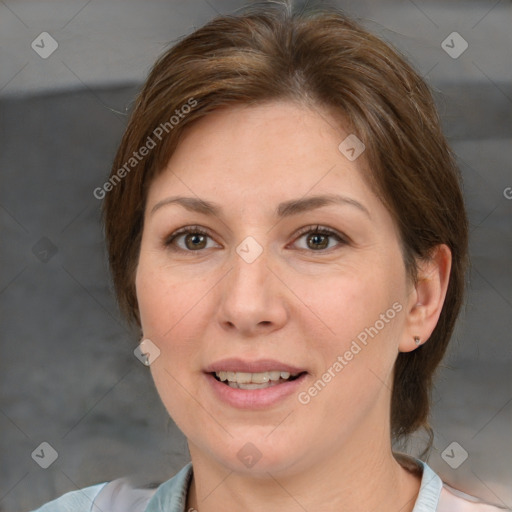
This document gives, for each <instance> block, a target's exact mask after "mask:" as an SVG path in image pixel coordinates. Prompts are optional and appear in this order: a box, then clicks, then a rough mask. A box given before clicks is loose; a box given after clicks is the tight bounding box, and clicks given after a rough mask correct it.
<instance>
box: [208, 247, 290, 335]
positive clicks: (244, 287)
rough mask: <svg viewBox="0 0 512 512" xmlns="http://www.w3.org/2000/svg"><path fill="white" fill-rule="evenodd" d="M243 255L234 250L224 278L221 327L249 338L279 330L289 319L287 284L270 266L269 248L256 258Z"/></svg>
mask: <svg viewBox="0 0 512 512" xmlns="http://www.w3.org/2000/svg"><path fill="white" fill-rule="evenodd" d="M240 254H242V256H240ZM240 254H238V253H237V252H236V251H234V253H233V257H232V265H231V270H230V271H229V272H228V274H227V275H226V277H225V278H224V279H223V280H222V285H221V294H220V295H221V296H220V303H219V308H218V321H219V323H220V325H221V327H222V329H224V330H226V331H230V332H235V331H237V332H238V333H239V334H240V335H243V336H248V337H252V336H257V335H261V334H265V333H270V332H273V331H275V330H277V329H280V328H281V327H282V326H283V325H285V323H286V321H287V318H288V309H287V307H286V291H285V288H286V287H285V285H284V284H283V282H282V281H281V280H280V279H278V278H277V276H276V275H275V274H276V273H277V272H275V271H273V270H272V269H271V268H270V265H269V264H270V261H269V260H270V259H271V258H270V257H269V255H268V253H267V251H266V250H263V252H262V253H261V254H260V255H259V256H258V257H257V258H256V259H255V260H254V261H251V259H244V257H243V253H242V252H241V253H240Z"/></svg>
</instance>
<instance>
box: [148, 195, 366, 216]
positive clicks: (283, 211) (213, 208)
mask: <svg viewBox="0 0 512 512" xmlns="http://www.w3.org/2000/svg"><path fill="white" fill-rule="evenodd" d="M169 204H179V205H181V206H183V207H184V208H186V209H187V210H189V211H191V212H196V213H202V214H204V215H211V216H220V214H221V213H222V208H221V206H220V205H218V204H215V203H212V202H210V201H206V200H205V199H199V198H197V197H183V196H173V197H168V198H166V199H163V200H162V201H159V202H158V203H156V204H155V206H153V208H152V209H151V215H152V214H153V213H155V212H156V211H157V210H159V209H160V208H162V207H163V206H166V205H169ZM331 204H339V205H349V206H353V207H355V208H357V209H358V210H360V211H362V212H363V213H365V214H366V215H367V216H368V217H369V218H371V215H370V212H369V211H368V209H367V208H366V207H365V206H364V205H363V204H361V203H360V202H359V201H356V200H355V199H352V198H351V197H346V196H342V195H338V194H325V195H319V196H311V197H304V198H300V199H291V200H289V201H284V202H282V203H280V204H279V205H278V207H277V208H276V210H275V213H274V215H275V216H276V217H279V218H284V217H290V216H292V215H297V214H299V213H303V212H306V211H311V210H315V209H317V208H321V207H323V206H328V205H331Z"/></svg>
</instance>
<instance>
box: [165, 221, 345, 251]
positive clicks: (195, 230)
mask: <svg viewBox="0 0 512 512" xmlns="http://www.w3.org/2000/svg"><path fill="white" fill-rule="evenodd" d="M188 234H194V235H196V234H197V235H203V236H207V237H209V238H212V237H211V236H210V234H209V233H208V232H207V231H205V230H204V229H202V228H201V227H199V226H188V227H185V228H181V229H179V230H178V231H175V232H174V233H172V234H171V235H170V236H168V237H166V238H165V240H164V246H165V247H167V248H170V249H171V250H173V251H177V252H185V253H194V252H197V253H200V252H202V250H200V249H199V250H197V251H192V250H189V249H182V248H181V247H177V246H176V245H175V240H176V239H177V238H178V237H179V236H181V235H188ZM306 234H315V235H325V236H330V237H333V238H335V239H336V240H337V241H338V242H339V243H340V244H341V245H347V244H348V243H349V239H348V237H346V236H343V235H342V234H341V233H338V232H337V231H334V230H332V229H330V228H325V227H322V226H320V225H311V226H306V227H304V228H302V229H300V230H299V232H298V233H297V235H296V238H295V240H294V241H297V240H298V239H299V238H301V237H302V236H303V235H306ZM173 246H174V247H173ZM333 249H334V248H332V247H331V248H330V249H320V250H318V251H315V250H309V249H301V250H302V251H307V252H318V253H326V252H330V251H331V250H333Z"/></svg>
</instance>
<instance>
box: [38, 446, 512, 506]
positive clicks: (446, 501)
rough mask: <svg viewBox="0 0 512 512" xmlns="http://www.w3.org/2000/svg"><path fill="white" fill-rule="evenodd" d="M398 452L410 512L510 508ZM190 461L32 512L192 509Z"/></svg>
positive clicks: (70, 495)
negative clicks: (415, 485) (414, 483)
mask: <svg viewBox="0 0 512 512" xmlns="http://www.w3.org/2000/svg"><path fill="white" fill-rule="evenodd" d="M395 455H399V457H397V458H398V460H399V462H400V463H401V464H402V465H405V466H406V467H408V469H410V470H413V471H414V470H416V471H419V472H420V473H421V485H420V491H419V493H418V496H417V498H416V502H415V504H414V509H413V512H498V511H500V510H508V511H509V512H510V510H511V509H506V508H501V507H497V506H494V505H490V504H488V503H485V502H483V501H481V500H479V499H478V498H475V497H474V496H471V495H469V494H466V493H463V492H461V491H458V490H457V489H454V488H453V487H451V486H449V485H448V484H446V483H444V482H443V481H442V480H441V478H440V477H439V476H438V475H437V474H436V473H435V472H434V471H433V470H432V469H431V468H430V467H429V465H428V464H427V463H426V462H423V461H421V460H419V459H416V458H414V457H410V456H406V455H404V454H395ZM192 474H193V469H192V463H191V462H189V463H188V464H187V465H185V466H184V467H183V468H182V469H181V470H180V471H179V472H178V473H177V474H176V475H175V476H173V477H172V478H171V479H169V480H167V481H166V482H164V483H162V484H161V485H159V486H158V487H157V488H156V489H135V488H133V487H132V486H131V485H130V484H128V483H127V481H126V480H124V479H122V478H120V479H117V480H113V481H112V482H104V483H101V484H96V485H92V486H90V487H85V488H83V489H79V490H77V491H71V492H68V493H66V494H64V495H62V496H61V497H60V498H57V499H56V500H53V501H50V502H48V503H46V504H45V505H43V506H42V507H40V508H38V509H37V510H34V511H32V512H194V511H193V510H189V511H187V510H185V507H186V504H187V493H188V490H189V485H190V482H191V480H192Z"/></svg>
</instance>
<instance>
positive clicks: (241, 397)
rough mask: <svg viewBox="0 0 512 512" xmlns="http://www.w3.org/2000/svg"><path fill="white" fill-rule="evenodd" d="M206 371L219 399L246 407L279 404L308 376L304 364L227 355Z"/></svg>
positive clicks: (290, 395)
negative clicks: (293, 364) (227, 356)
mask: <svg viewBox="0 0 512 512" xmlns="http://www.w3.org/2000/svg"><path fill="white" fill-rule="evenodd" d="M203 372H204V375H205V377H206V378H207V379H206V382H207V383H208V387H209V389H210V390H211V392H212V393H213V396H214V397H215V399H217V400H220V401H221V402H223V403H225V404H227V405H229V406H231V407H235V408H238V409H245V410H263V409H269V408H272V407H277V406H278V404H279V403H281V402H282V401H284V400H289V399H291V398H292V397H293V396H294V394H296V393H297V390H298V389H299V388H300V386H302V385H304V381H305V380H306V378H307V376H308V371H307V370H305V369H304V367H302V368H301V367H298V366H291V365H289V364H287V363H284V362H282V361H278V360H275V359H251V360H247V359H240V358H230V359H223V360H222V361H217V362H215V363H213V364H210V365H209V366H207V367H206V368H204V369H203Z"/></svg>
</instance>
